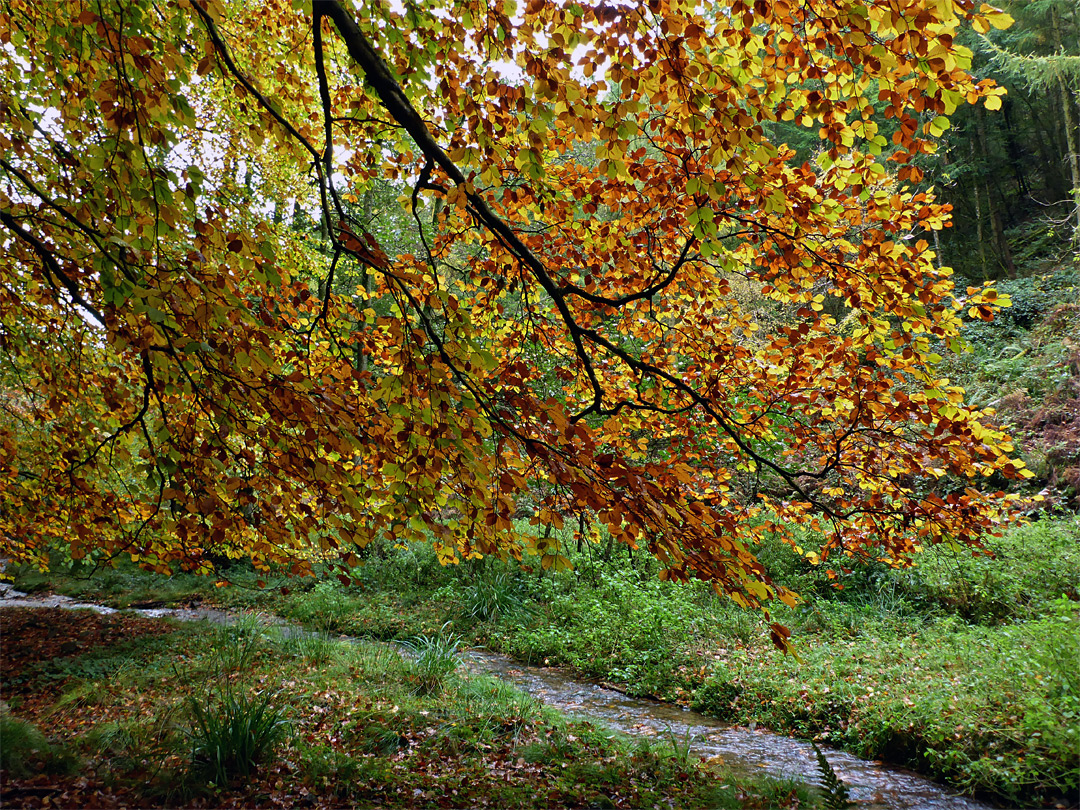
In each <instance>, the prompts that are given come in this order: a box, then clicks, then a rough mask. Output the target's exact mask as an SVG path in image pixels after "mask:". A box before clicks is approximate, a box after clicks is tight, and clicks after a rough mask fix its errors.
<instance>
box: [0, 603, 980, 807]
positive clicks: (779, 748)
mask: <svg viewBox="0 0 1080 810" xmlns="http://www.w3.org/2000/svg"><path fill="white" fill-rule="evenodd" d="M0 607H53V608H65V609H70V610H79V609H85V610H93V611H96V612H98V613H115V612H117V611H116V610H115V609H114V608H109V607H104V606H102V605H95V604H91V603H87V602H79V601H77V600H75V599H71V598H69V597H66V596H55V595H52V594H49V595H34V596H29V595H27V594H25V593H22V592H20V591H16V590H14V589H12V587H11V586H10V585H8V584H6V583H0ZM131 612H133V613H137V614H139V615H141V616H146V617H148V618H170V619H175V620H178V621H208V622H211V623H214V624H228V623H230V622H232V621H233V620H234V619H235V615H234V614H232V613H229V612H227V611H223V610H215V609H212V608H142V609H134V610H132V611H131ZM299 632H303V631H299ZM343 638H345V639H347V638H348V637H343ZM465 663H466V666H467V667H468V669H470V670H471V671H473V672H480V673H487V674H491V675H495V676H497V677H499V678H502V679H503V680H507V681H510V682H511V683H513V684H515V685H516V686H517V687H518V688H520V689H522V690H523V691H525V692H527V693H528V694H530V695H532V696H533V697H535V698H536V699H538V700H540V701H543V702H544V703H546V704H548V705H551V706H554V707H555V708H557V709H559V710H561V711H562V712H564V713H566V714H567V715H570V716H572V717H576V718H580V719H583V720H590V721H597V722H599V723H601V724H604V725H606V726H609V727H610V728H612V729H615V730H617V731H621V732H624V733H626V734H630V735H632V736H638V737H640V736H648V737H653V738H656V739H657V740H658V741H660V742H663V743H667V742H669V741H671V740H674V741H675V742H676V743H677V744H678V745H679V746H680V747H682V746H683V745H684V744H685V743H686V742H687V741H689V743H690V750H691V752H693V753H694V754H696V755H697V756H700V757H702V758H704V759H713V758H718V759H719V760H721V761H722V762H723V763H724V764H725V765H727V766H729V767H731V768H734V769H735V770H737V771H738V770H741V771H743V772H746V773H762V772H765V773H768V774H770V775H773V776H782V777H792V778H795V779H799V780H801V781H805V782H812V783H817V781H818V770H817V760H816V758H815V756H814V752H813V749H811V747H810V746H809V745H807V744H806V743H803V742H800V741H798V740H795V739H792V738H790V737H784V736H782V735H780V734H773V733H772V732H768V731H762V730H751V729H748V728H745V727H741V726H733V725H730V724H728V723H722V722H720V721H719V720H714V719H712V718H710V717H706V716H704V715H701V714H697V713H696V712H692V711H689V710H686V709H682V708H681V707H679V706H675V705H672V704H667V703H661V702H658V701H654V700H647V699H641V698H632V697H627V696H626V695H624V694H622V693H621V692H617V691H615V690H613V689H607V688H604V687H602V686H597V685H595V684H591V683H587V682H584V681H578V680H574V679H573V678H571V677H569V676H568V675H566V674H565V673H563V672H561V671H558V670H555V669H549V668H542V667H530V666H525V665H523V664H521V663H519V662H517V661H514V660H513V659H511V658H508V657H507V656H504V655H499V654H497V653H492V652H488V651H486V650H470V651H468V652H467V653H466V655H465ZM823 753H825V755H826V758H827V759H828V760H829V764H830V765H831V766H832V768H833V770H834V771H835V772H836V775H837V776H838V777H840V779H842V780H843V781H844V782H846V783H847V785H848V787H849V789H850V791H851V798H852V800H853V801H854V802H855V803H856V807H858V808H865V809H866V810H900V809H901V808H919V810H990V806H989V805H986V804H983V803H981V802H977V801H975V800H973V799H969V798H966V797H964V796H958V795H956V794H954V793H952V792H950V791H949V789H948V788H946V787H943V786H942V785H939V784H937V783H935V782H932V781H930V780H929V779H926V778H925V777H922V776H919V775H918V774H915V773H912V772H910V771H906V770H903V769H900V768H893V767H890V766H887V765H881V764H879V763H874V762H869V761H867V760H864V759H859V758H858V757H855V756H853V755H851V754H848V753H846V752H844V751H838V750H835V749H823Z"/></svg>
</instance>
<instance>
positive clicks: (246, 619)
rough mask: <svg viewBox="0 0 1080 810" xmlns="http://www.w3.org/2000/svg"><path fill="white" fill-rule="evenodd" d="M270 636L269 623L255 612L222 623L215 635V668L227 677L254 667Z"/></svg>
mask: <svg viewBox="0 0 1080 810" xmlns="http://www.w3.org/2000/svg"><path fill="white" fill-rule="evenodd" d="M265 638H266V625H265V624H264V623H263V621H262V619H260V618H259V617H258V616H256V615H255V614H251V613H245V614H243V615H241V616H238V617H237V619H236V621H234V622H232V623H231V624H223V625H218V626H217V627H216V628H214V632H213V634H212V636H211V647H210V661H211V666H212V667H213V669H214V670H215V671H216V672H217V673H219V674H220V675H224V676H227V675H229V674H232V673H236V672H243V671H244V670H245V669H247V668H248V667H250V666H251V664H252V662H253V661H254V660H255V655H256V654H257V653H258V652H259V650H260V649H261V648H262V646H263V643H264V641H265Z"/></svg>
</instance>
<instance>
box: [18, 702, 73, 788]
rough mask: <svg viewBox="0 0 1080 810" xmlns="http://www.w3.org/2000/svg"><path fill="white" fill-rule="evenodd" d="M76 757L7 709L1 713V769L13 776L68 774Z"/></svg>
mask: <svg viewBox="0 0 1080 810" xmlns="http://www.w3.org/2000/svg"><path fill="white" fill-rule="evenodd" d="M75 765H76V761H75V758H74V757H73V756H72V755H71V754H70V753H68V752H67V751H65V750H64V749H63V748H61V747H57V746H55V745H53V744H52V743H50V742H49V740H48V739H47V738H46V737H45V735H44V734H42V733H41V731H40V729H38V728H37V726H35V725H33V724H32V723H27V722H25V721H23V720H20V719H18V718H17V717H12V716H11V715H9V714H8V713H7V712H6V711H5V712H2V713H0V769H2V770H4V771H6V772H7V773H8V774H9V775H11V776H14V777H25V776H30V775H32V774H35V773H43V772H44V773H68V772H70V771H71V770H73V769H74V767H75Z"/></svg>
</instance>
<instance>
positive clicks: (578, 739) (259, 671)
mask: <svg viewBox="0 0 1080 810" xmlns="http://www.w3.org/2000/svg"><path fill="white" fill-rule="evenodd" d="M0 623H2V633H0V677H2V687H3V700H4V704H3V710H2V712H0V723H2V726H3V727H2V730H0V734H2V736H3V739H4V744H3V749H2V752H0V753H2V759H0V770H2V783H0V804H2V805H3V806H4V807H87V808H98V807H101V808H121V807H159V806H160V807H193V808H198V807H311V808H317V807H323V808H329V807H357V806H360V807H387V808H398V807H402V808H404V807H408V808H436V807H440V808H441V807H510V806H519V807H567V808H616V807H625V808H641V807H663V808H670V807H686V808H697V807H706V806H708V807H730V808H768V807H775V808H789V807H790V808H795V807H802V808H805V807H813V806H816V799H815V797H814V796H812V795H811V792H810V791H809V790H808V789H807V788H806V787H805V786H802V785H798V784H796V783H794V782H791V781H776V780H771V779H768V778H761V779H758V780H747V779H746V778H745V777H741V778H737V777H735V776H733V774H731V773H729V772H725V771H724V769H723V768H721V767H719V766H717V765H712V766H707V765H704V764H701V763H698V762H696V761H694V760H693V759H692V758H690V757H688V756H686V755H685V754H684V755H683V756H679V754H678V752H677V751H675V750H666V749H664V748H662V747H658V746H655V745H650V744H649V742H648V741H646V742H645V743H642V744H634V743H630V742H628V741H626V740H622V739H620V738H618V737H617V736H613V735H612V734H611V733H610V732H609V731H607V730H606V729H601V728H597V727H594V726H592V725H590V724H588V723H578V722H569V721H567V720H566V719H565V718H562V717H561V716H559V715H558V714H557V713H555V712H553V711H551V710H549V709H547V708H545V707H543V706H541V705H540V704H539V703H538V702H537V701H535V700H533V699H531V698H529V697H528V696H526V695H524V694H522V693H520V692H518V691H517V690H515V689H513V688H512V687H510V686H508V685H506V684H504V683H502V682H500V681H497V680H494V679H492V678H488V677H484V676H472V675H464V674H456V673H455V674H451V673H449V672H447V673H443V674H442V675H440V676H438V677H436V678H434V680H432V679H425V675H430V673H425V672H424V671H423V670H422V668H419V667H418V666H417V665H415V664H412V663H410V662H408V661H405V660H403V659H402V658H401V656H399V655H398V654H397V653H396V652H393V651H388V648H387V647H386V646H385V645H379V644H375V643H370V644H364V643H361V644H359V645H358V644H343V643H340V642H336V641H333V640H331V639H329V638H326V637H318V636H316V637H311V638H296V637H287V636H284V635H280V634H276V633H274V632H273V629H272V628H271V629H267V628H265V627H260V626H259V625H257V623H251V622H247V623H245V622H241V623H240V624H239V625H237V626H232V627H209V628H208V627H207V626H206V625H205V624H200V625H185V626H180V625H176V624H173V623H171V622H168V621H164V620H160V619H147V618H142V617H139V616H134V615H130V614H125V613H114V614H109V615H100V614H98V613H94V612H91V611H87V610H74V611H73V610H61V609H58V608H25V607H8V608H5V609H4V610H3V613H2V616H0ZM259 707H262V709H263V713H262V714H261V715H260V714H259V711H258V709H259ZM200 709H201V710H202V712H203V714H202V715H200V714H199V710H200ZM200 716H201V717H204V718H217V720H222V718H227V717H233V718H234V719H235V718H238V719H240V720H241V721H243V723H246V725H244V726H243V734H240V735H238V734H237V733H236V730H235V729H231V728H228V727H227V723H225V722H224V721H222V722H221V723H219V724H218V725H214V722H216V721H213V720H212V721H211V722H210V723H209V724H208V726H201V725H200V723H199V722H198V719H199V717H200ZM269 720H272V721H273V722H272V723H269V722H268V721H269ZM263 727H266V728H271V731H272V733H271V735H270V736H272V737H273V741H272V743H271V744H270V745H269V746H268V747H267V749H266V750H265V751H264V752H262V755H261V756H254V757H252V758H251V761H249V762H246V761H243V757H239V756H236V754H235V752H232V753H229V752H230V751H232V749H231V748H230V747H229V746H230V745H233V744H234V743H236V742H237V737H238V736H241V737H244V736H250V735H248V732H249V731H250V730H251V729H252V728H254V729H255V730H256V731H257V730H258V729H260V728H263ZM241 747H242V746H241ZM210 751H218V752H223V753H221V754H219V755H218V756H217V757H216V758H215V756H213V755H211V754H209V753H208V752H210ZM218 764H222V765H223V766H224V767H223V768H222V769H220V770H216V766H217V765H218Z"/></svg>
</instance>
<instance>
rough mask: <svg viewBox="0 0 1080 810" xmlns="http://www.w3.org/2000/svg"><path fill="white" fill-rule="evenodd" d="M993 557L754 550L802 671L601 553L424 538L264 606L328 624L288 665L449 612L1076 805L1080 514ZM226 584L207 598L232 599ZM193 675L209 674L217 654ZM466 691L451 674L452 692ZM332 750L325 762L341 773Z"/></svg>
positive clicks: (294, 646)
mask: <svg viewBox="0 0 1080 810" xmlns="http://www.w3.org/2000/svg"><path fill="white" fill-rule="evenodd" d="M808 540H809V541H812V538H808ZM989 546H990V548H991V550H992V551H993V552H994V553H995V555H996V556H995V557H988V556H981V557H972V556H970V555H966V554H962V553H961V554H954V553H952V552H951V551H948V550H946V549H944V548H943V547H937V548H931V549H927V550H926V551H925V552H924V553H922V554H921V555H920V556H919V557H918V558H917V560H916V562H917V565H916V566H915V567H914V568H911V569H906V570H900V571H897V570H894V569H892V568H889V567H888V566H886V565H884V564H880V563H870V564H851V565H850V571H848V572H846V573H842V574H840V575H839V577H838V579H837V580H833V579H831V578H829V577H827V576H826V575H825V573H824V571H823V570H822V568H821V567H815V566H812V565H810V564H809V563H808V562H807V561H806V560H805V559H803V558H801V557H799V556H798V555H796V554H795V553H794V552H793V551H791V549H789V548H788V547H786V546H766V547H763V548H760V549H758V552H759V554H760V556H761V559H762V561H763V562H764V564H765V565H766V567H767V568H768V569H769V571H770V572H771V573H772V574H773V576H774V577H776V578H777V579H778V580H779V581H782V582H784V583H787V584H790V585H792V586H793V587H794V588H795V589H796V590H798V591H799V592H800V593H802V594H803V596H804V601H803V603H802V604H800V605H799V606H798V607H796V608H795V609H779V610H777V611H775V616H776V618H777V619H779V620H780V621H782V622H784V623H786V624H788V625H789V626H791V627H792V628H793V629H794V631H795V640H796V643H797V645H798V648H799V650H800V655H801V661H796V660H794V659H790V658H789V659H785V658H783V657H782V656H780V655H778V654H777V653H775V652H774V651H773V649H772V647H771V645H770V644H769V642H768V640H767V635H766V631H765V630H764V628H763V624H762V622H761V620H760V618H758V617H757V616H755V615H753V614H748V613H746V612H744V611H741V610H739V609H737V608H736V607H735V606H734V605H732V604H730V603H729V602H726V601H725V600H723V599H721V598H719V597H717V596H716V595H715V594H713V593H712V592H711V591H710V590H709V589H708V588H707V587H705V586H704V585H703V584H702V583H697V584H695V585H676V584H670V583H661V582H658V581H657V580H656V573H657V564H656V563H655V561H654V560H652V559H651V558H647V557H644V556H643V555H637V556H635V557H634V558H633V559H631V558H630V557H629V556H628V555H627V552H626V551H625V550H620V549H618V547H616V549H615V554H614V555H613V556H612V558H611V559H610V560H606V561H605V560H604V559H603V558H602V555H601V554H600V553H598V549H595V548H594V549H589V548H586V549H585V550H584V551H583V552H582V553H578V552H576V551H572V552H570V556H571V557H572V558H573V559H574V562H575V564H576V568H575V570H573V571H569V572H559V573H557V574H553V573H552V572H546V573H544V574H543V576H538V575H537V573H536V572H535V571H532V572H529V571H526V570H524V569H523V568H521V567H520V566H518V565H517V564H514V563H510V564H503V563H496V562H493V561H490V560H489V561H485V565H484V566H479V565H473V564H470V565H463V566H461V567H460V568H441V567H439V566H438V565H437V563H435V561H434V554H433V553H432V552H431V550H430V548H426V547H424V546H422V545H420V546H415V547H413V548H410V549H408V550H404V551H400V550H399V551H393V550H384V551H383V552H381V553H380V554H374V553H373V554H371V555H369V557H368V560H367V562H366V564H365V565H364V566H363V567H362V568H361V569H358V579H360V580H361V581H360V584H359V585H358V586H352V587H342V586H341V585H339V584H338V583H337V582H336V581H333V580H326V581H319V582H313V581H310V580H308V581H301V582H300V583H294V587H292V589H291V590H290V592H289V593H287V594H281V593H279V592H277V591H273V592H268V593H266V594H265V595H264V597H263V603H262V604H263V606H264V607H266V608H268V609H272V610H275V611H277V612H279V613H281V614H282V615H285V616H287V617H289V618H290V619H293V620H296V621H300V622H301V623H303V624H305V625H306V626H307V627H309V628H312V629H313V630H315V631H318V633H319V635H317V636H316V639H315V640H312V641H309V642H305V641H291V642H280V643H278V644H277V647H278V648H279V650H280V652H281V654H282V655H285V656H287V657H288V658H289V659H290V660H291V661H293V663H294V664H295V665H296V666H315V665H316V664H317V665H318V666H320V667H323V668H325V667H327V666H330V663H329V662H330V660H331V658H333V656H331V655H330V654H329V652H328V650H327V647H328V646H332V644H333V643H332V642H331V641H330V637H329V635H327V634H328V633H330V632H335V633H342V632H343V633H348V634H350V635H356V636H367V637H371V638H375V639H399V640H405V639H408V638H416V637H427V638H428V639H429V640H432V641H433V642H434V641H435V640H437V639H439V638H440V634H439V628H440V627H444V623H445V622H446V621H447V620H450V621H451V622H453V625H452V629H451V627H445V628H444V631H443V634H442V637H443V638H445V639H449V638H451V637H452V636H453V635H460V636H461V642H462V643H470V644H477V643H481V644H486V645H488V646H490V647H492V648H495V649H499V650H501V651H504V652H508V653H510V654H512V655H515V656H517V657H519V658H521V659H523V660H525V661H528V662H531V663H539V664H545V663H546V664H562V665H567V666H570V667H572V668H574V669H575V670H577V671H578V672H580V673H582V674H584V675H588V676H592V677H595V678H599V679H602V680H609V681H618V682H621V683H622V684H623V685H625V686H626V687H627V689H628V691H630V692H632V693H636V694H651V695H658V696H661V697H663V698H665V699H669V700H676V701H679V702H682V703H684V704H686V705H693V706H695V707H697V708H699V709H701V710H703V711H706V712H707V713H710V714H713V715H715V716H717V717H720V718H722V719H727V720H732V721H736V722H742V723H750V722H753V723H757V724H758V725H761V726H767V727H770V728H772V729H774V730H776V731H778V732H781V733H790V734H795V735H798V736H803V737H817V738H819V739H823V740H827V741H828V742H829V743H830V744H834V745H839V746H842V747H844V748H846V749H848V750H851V751H853V752H855V753H857V754H860V755H862V756H866V757H869V758H881V759H886V760H889V761H892V762H897V763H901V764H906V765H909V766H911V767H914V768H915V769H917V770H919V771H921V772H923V773H926V774H928V775H932V776H937V777H941V778H944V779H946V780H948V781H950V782H951V783H952V784H954V785H956V786H957V787H959V788H961V789H963V790H966V791H969V792H975V793H980V794H984V795H988V796H991V797H997V798H999V799H1001V800H1003V801H1006V802H1009V801H1017V800H1019V799H1020V798H1023V799H1025V800H1027V799H1031V798H1032V797H1035V798H1038V799H1043V800H1047V801H1050V800H1053V799H1055V798H1057V797H1060V796H1063V795H1064V796H1070V795H1074V794H1075V793H1076V791H1077V790H1078V787H1080V776H1078V772H1080V768H1078V764H1080V763H1078V758H1077V753H1076V752H1077V750H1078V745H1080V741H1078V740H1077V727H1078V722H1080V721H1078V715H1080V707H1078V706H1077V695H1078V694H1080V684H1078V683H1077V681H1076V677H1075V675H1074V674H1073V673H1075V672H1076V671H1078V670H1080V667H1078V666H1076V638H1077V637H1080V633H1078V629H1077V622H1078V619H1077V601H1076V600H1077V596H1078V588H1080V519H1078V518H1075V517H1073V518H1063V519H1054V520H1043V521H1040V522H1038V523H1033V524H1031V525H1028V526H1024V527H1020V528H1017V529H1013V530H1011V531H1010V532H1009V533H1008V534H1007V535H1006V536H1005V537H1003V538H1000V539H996V540H992V541H991V542H990V543H989ZM297 585H299V587H297ZM836 585H840V586H842V587H840V588H837V587H835V586H836ZM231 590H232V589H230V588H220V589H218V588H212V587H211V589H210V591H211V592H214V593H219V594H221V595H222V596H223V597H225V599H226V600H229V599H234V598H235V597H234V596H232V595H230V592H231ZM489 608H490V609H489ZM236 644H239V640H237V641H234V645H236ZM304 645H310V648H311V652H310V653H306V652H304V651H303V650H302V649H301V648H302V647H303V646H304ZM271 646H274V645H271ZM241 648H242V645H241ZM265 648H266V645H265V644H264V645H262V646H260V647H259V648H258V649H257V650H256V652H255V653H254V654H253V657H254V659H255V660H256V661H258V660H261V658H260V657H261V656H263V655H266V654H267V653H266V649H265ZM379 650H383V652H379ZM386 655H387V653H386V652H385V648H379V647H366V646H365V647H359V648H356V649H354V650H353V652H352V654H351V661H352V663H351V664H350V666H352V667H354V668H356V669H357V671H359V672H362V673H364V677H366V678H369V679H373V682H375V683H380V682H381V681H380V679H383V678H385V677H386V675H385V673H386V672H388V671H393V672H394V673H395V674H394V675H393V683H394V685H395V688H396V689H398V690H399V693H395V694H396V695H397V696H396V697H394V698H393V699H394V700H396V701H398V704H399V705H400V704H401V702H402V701H404V702H412V701H415V700H419V699H422V698H424V697H425V696H424V695H423V694H412V693H413V692H417V693H423V692H424V691H425V690H424V689H422V688H418V685H419V683H420V682H421V675H420V674H419V673H418V672H417V671H416V670H415V668H414V669H413V670H411V671H406V670H404V669H399V668H400V667H406V666H407V665H406V664H403V663H400V662H397V663H394V662H391V661H390V660H389V659H387V658H386ZM219 657H220V656H219ZM365 659H368V660H366V661H365ZM335 660H336V659H335ZM198 661H201V659H197V660H196V663H198ZM93 666H105V667H106V668H108V666H110V665H107V664H101V663H98V664H94V665H93ZM199 666H201V667H202V668H203V670H205V671H210V670H211V669H212V662H211V661H209V660H208V661H205V662H203V663H201V664H199ZM330 668H331V669H332V668H333V667H332V666H331V667H330ZM388 668H389V669H388ZM219 669H220V665H219ZM84 680H85V679H84ZM432 683H434V681H433V682H432ZM460 688H461V687H460V683H458V682H456V681H454V682H453V685H452V686H451V691H455V690H458V689H460ZM437 691H438V690H437V688H433V689H432V690H431V692H432V694H434V693H435V692H437ZM83 699H85V695H84V696H80V695H79V694H78V693H77V692H75V693H73V694H72V697H71V700H73V701H77V700H83ZM475 702H476V701H475V699H474V700H473V703H474V704H475ZM473 709H474V710H476V706H475V705H474V706H473ZM444 731H445V730H444ZM403 733H404V732H401V731H400V730H392V731H389V732H386V733H385V734H384V733H382V732H376V731H372V732H371V733H365V735H362V740H363V741H364V742H363V745H365V746H369V747H371V748H372V750H375V751H380V750H383V748H384V747H385V746H390V745H391V744H392V743H393V741H394V740H399V739H401V734H403ZM463 733H464V732H463V731H462V730H461V729H460V728H455V727H451V730H450V731H445V733H442V734H440V738H443V737H445V740H446V742H445V744H446V745H461V744H462V738H461V737H460V735H461V734H463ZM465 737H466V738H470V739H471V737H469V735H468V734H466V735H465ZM313 750H314V749H313ZM324 753H325V752H324ZM313 756H314V755H313ZM327 757H329V758H327ZM327 757H323V759H322V760H320V761H321V762H322V763H323V764H322V765H321V766H319V767H323V768H325V769H329V770H333V768H337V767H338V766H341V765H342V763H341V762H340V761H339V758H335V757H336V755H335V756H329V755H327ZM328 772H329V771H328Z"/></svg>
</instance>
